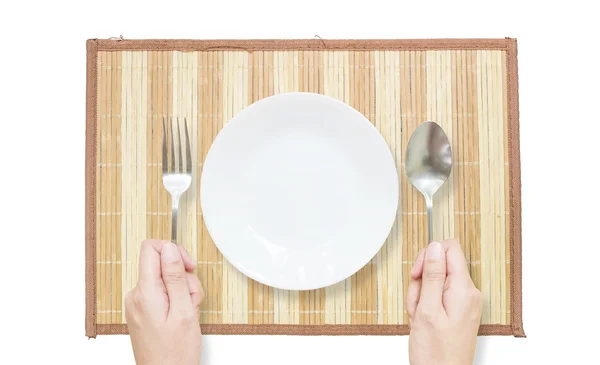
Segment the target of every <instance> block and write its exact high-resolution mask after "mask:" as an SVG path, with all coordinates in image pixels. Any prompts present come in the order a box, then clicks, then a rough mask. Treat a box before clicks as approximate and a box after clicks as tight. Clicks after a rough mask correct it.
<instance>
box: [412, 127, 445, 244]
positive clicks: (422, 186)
mask: <svg viewBox="0 0 600 365" xmlns="http://www.w3.org/2000/svg"><path fill="white" fill-rule="evenodd" d="M404 165H405V167H404V168H405V171H406V177H407V178H408V181H410V183H411V184H413V186H414V187H415V188H417V190H419V191H420V192H421V194H423V196H424V197H425V204H426V205H427V230H428V233H429V242H431V241H433V224H432V217H431V214H432V213H431V212H432V209H433V195H434V194H435V193H436V192H437V191H438V189H439V188H440V187H441V186H442V185H444V182H446V180H447V179H448V176H450V172H451V171H452V149H451V148H450V141H448V137H446V134H445V133H444V130H443V129H442V128H441V127H440V126H439V125H438V124H437V123H434V122H424V123H422V124H420V125H419V126H418V127H417V129H416V130H415V131H414V132H413V134H412V136H411V137H410V141H409V142H408V146H407V148H406V158H405V161H404Z"/></svg>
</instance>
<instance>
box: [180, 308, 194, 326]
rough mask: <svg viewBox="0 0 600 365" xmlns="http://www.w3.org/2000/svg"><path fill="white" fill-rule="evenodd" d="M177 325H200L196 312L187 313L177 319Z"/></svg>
mask: <svg viewBox="0 0 600 365" xmlns="http://www.w3.org/2000/svg"><path fill="white" fill-rule="evenodd" d="M177 325H178V326H181V327H184V328H185V327H193V326H197V325H198V317H197V316H196V313H195V312H194V313H186V314H184V315H181V316H180V317H179V318H178V319H177Z"/></svg>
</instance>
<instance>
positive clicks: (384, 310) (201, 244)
mask: <svg viewBox="0 0 600 365" xmlns="http://www.w3.org/2000/svg"><path fill="white" fill-rule="evenodd" d="M517 81H518V80H517V44H516V40H515V39H509V38H506V39H441V40H335V41H331V40H320V39H314V40H244V41H242V40H240V41H238V40H204V41H200V40H97V39H93V40H89V41H88V43H87V132H86V264H87V265H86V286H87V292H86V296H87V298H86V334H87V335H88V336H90V337H95V336H96V335H97V334H126V333H127V326H126V324H125V316H124V306H123V298H124V294H125V293H127V292H128V291H129V290H130V289H131V288H132V287H133V286H134V285H135V283H136V281H137V262H138V253H139V248H140V245H141V242H142V240H143V239H145V238H158V239H168V238H169V234H170V229H171V228H170V224H171V223H170V222H171V217H170V214H171V209H170V197H169V195H168V193H167V192H166V191H165V190H164V188H163V187H162V180H161V141H162V140H161V139H162V129H161V124H160V123H161V121H162V118H163V116H174V117H180V118H183V117H186V118H187V122H188V125H190V127H189V128H190V132H191V136H192V150H193V152H192V153H193V156H194V162H195V164H194V171H193V172H194V179H193V182H192V186H191V187H190V190H189V191H188V192H187V193H186V195H184V199H185V201H182V205H181V210H182V211H181V212H180V215H181V216H180V222H181V223H180V227H181V228H180V229H181V231H182V232H183V233H184V236H183V237H184V239H183V242H184V244H185V245H186V247H187V249H188V250H189V252H190V253H191V255H192V257H195V258H196V259H197V262H198V271H197V272H198V276H199V277H200V280H201V281H202V284H203V286H204V290H205V293H206V298H205V301H204V303H203V304H202V307H201V309H200V320H201V324H202V330H203V333H205V334H303V335H341V334H347V335H360V334H365V335H366V334H372V335H404V334H408V333H409V328H408V317H407V313H406V309H405V294H406V290H407V284H408V277H409V272H410V268H411V267H412V265H413V260H414V259H415V256H416V254H417V252H418V250H419V249H420V248H422V247H424V246H425V245H426V240H427V238H426V225H427V221H426V213H425V211H426V210H425V206H424V201H423V199H422V197H421V196H420V194H419V193H418V192H417V191H416V190H415V189H414V188H413V187H412V186H411V185H410V184H409V183H408V182H407V180H406V178H405V175H404V169H403V156H404V153H405V148H406V145H407V142H408V139H409V137H410V135H411V133H412V132H413V130H414V129H415V128H416V126H417V125H418V124H419V123H421V122H424V121H426V120H432V121H435V122H437V123H439V124H440V125H441V126H442V127H443V128H444V130H445V131H446V133H447V134H448V136H449V137H450V139H451V143H452V150H453V161H454V166H453V171H452V175H451V177H450V179H449V181H448V182H447V183H446V184H445V185H444V187H443V188H442V190H441V191H440V192H439V193H438V194H437V195H436V197H435V203H434V219H433V222H434V235H435V237H445V238H457V239H459V240H460V242H461V244H462V246H463V249H464V252H465V254H466V256H467V260H468V264H469V269H470V273H471V276H472V278H473V280H474V282H475V283H476V285H477V287H478V288H480V289H481V290H482V293H483V296H484V302H485V303H484V310H483V316H482V326H481V329H480V334H481V335H515V336H519V337H523V336H525V334H524V331H523V326H522V316H521V196H520V161H519V120H518V117H519V112H518V85H517ZM290 91H307V92H315V93H321V94H326V95H329V96H332V97H334V98H337V99H339V100H341V101H343V102H345V103H347V104H349V105H350V106H352V107H354V108H356V109H357V110H358V111H360V112H362V113H363V114H364V115H365V116H366V117H367V118H368V119H369V120H370V121H371V122H372V123H373V124H374V125H375V126H376V128H377V129H378V130H379V131H380V132H381V134H382V135H383V137H384V138H385V140H386V141H387V143H388V144H389V146H390V149H391V151H392V153H393V155H394V157H395V159H396V163H397V167H398V171H399V179H400V185H401V191H400V201H401V202H400V205H399V209H398V214H397V219H396V223H395V225H394V227H393V229H392V232H391V233H390V235H389V238H388V240H387V241H386V242H385V244H384V246H383V248H382V249H381V250H380V252H379V253H378V254H377V255H376V257H374V258H373V259H372V260H371V261H370V262H369V263H368V264H367V265H366V266H365V267H363V268H362V269H361V270H360V271H359V272H358V273H356V274H355V275H354V276H352V277H350V278H348V279H347V280H345V281H344V282H341V283H339V284H337V285H333V286H331V287H327V288H323V289H320V290H313V291H301V292H297V291H285V290H277V289H273V288H270V287H267V286H263V285H261V284H258V283H257V282H255V281H253V280H251V279H248V278H247V277H245V276H244V275H242V274H241V273H239V272H238V271H237V270H236V269H235V268H234V267H232V265H231V264H229V263H228V262H227V261H226V260H225V259H223V257H222V256H221V254H220V253H219V251H218V250H217V249H216V247H215V245H214V243H213V242H212V240H211V238H210V236H209V234H208V232H207V230H206V227H205V226H204V223H203V219H202V212H201V210H200V201H199V194H198V192H199V179H198V177H199V175H200V173H201V171H202V163H203V161H204V158H205V156H206V153H207V151H208V149H209V147H210V144H211V142H212V141H213V139H214V138H215V136H216V134H217V133H218V131H219V130H220V129H221V128H222V127H223V125H224V124H226V123H227V122H228V121H229V120H230V119H231V118H232V117H233V116H234V115H235V114H236V113H237V112H239V111H240V110H242V109H243V108H244V107H245V106H247V105H249V104H251V103H253V102H255V101H257V100H260V99H261V98H264V97H267V96H270V95H273V94H277V93H283V92H290Z"/></svg>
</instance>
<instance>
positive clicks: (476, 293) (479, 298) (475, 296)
mask: <svg viewBox="0 0 600 365" xmlns="http://www.w3.org/2000/svg"><path fill="white" fill-rule="evenodd" d="M469 298H470V299H471V301H472V302H473V303H475V304H476V305H478V306H479V305H481V303H482V302H483V295H482V294H481V291H480V290H479V289H477V288H475V287H473V288H472V289H471V290H469Z"/></svg>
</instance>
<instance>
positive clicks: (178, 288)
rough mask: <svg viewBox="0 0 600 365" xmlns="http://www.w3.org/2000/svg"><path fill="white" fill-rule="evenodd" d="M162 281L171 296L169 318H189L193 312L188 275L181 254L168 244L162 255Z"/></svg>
mask: <svg viewBox="0 0 600 365" xmlns="http://www.w3.org/2000/svg"><path fill="white" fill-rule="evenodd" d="M161 267H162V279H163V282H164V284H165V288H166V289H167V295H168V296H169V316H188V315H189V314H190V313H192V312H193V307H192V300H191V297H190V288H189V284H188V280H187V273H186V271H185V266H184V264H183V259H182V257H181V252H180V251H179V249H178V248H177V246H175V244H174V243H172V242H166V243H165V244H164V245H163V248H162V254H161Z"/></svg>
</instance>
